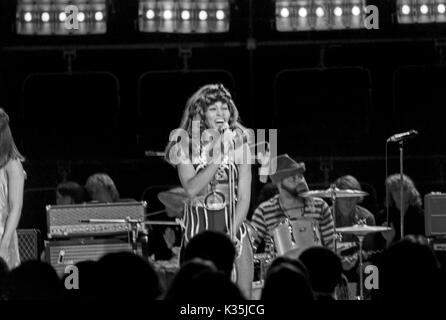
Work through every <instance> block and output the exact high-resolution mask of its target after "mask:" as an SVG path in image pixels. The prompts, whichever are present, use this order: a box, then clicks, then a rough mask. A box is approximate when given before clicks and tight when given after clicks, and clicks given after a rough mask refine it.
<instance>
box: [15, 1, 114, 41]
mask: <svg viewBox="0 0 446 320" xmlns="http://www.w3.org/2000/svg"><path fill="white" fill-rule="evenodd" d="M16 29H17V33H18V34H23V35H70V34H74V35H76V34H80V35H83V34H104V33H106V32H107V4H106V0H83V1H69V0H40V1H38V0H34V1H33V0H18V1H17V8H16Z"/></svg>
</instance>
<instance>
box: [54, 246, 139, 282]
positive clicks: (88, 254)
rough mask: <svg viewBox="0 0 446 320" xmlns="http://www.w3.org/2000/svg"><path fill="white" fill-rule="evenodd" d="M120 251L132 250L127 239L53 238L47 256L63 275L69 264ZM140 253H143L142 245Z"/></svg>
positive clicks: (94, 259) (95, 258) (97, 258)
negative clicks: (58, 239)
mask: <svg viewBox="0 0 446 320" xmlns="http://www.w3.org/2000/svg"><path fill="white" fill-rule="evenodd" d="M120 251H127V252H131V245H130V243H129V242H128V241H127V240H124V239H118V238H115V239H90V238H89V239H83V238H79V239H75V240H60V241H54V240H52V241H47V242H46V246H45V258H46V261H47V262H48V263H49V264H51V265H52V266H53V267H54V269H55V270H56V271H57V273H58V274H59V276H62V275H63V274H64V272H65V268H66V266H68V265H72V264H76V263H78V262H80V261H85V260H93V261H97V260H99V259H100V258H101V257H103V256H104V255H106V254H109V253H114V252H120ZM138 253H139V254H141V248H140V246H139V248H138Z"/></svg>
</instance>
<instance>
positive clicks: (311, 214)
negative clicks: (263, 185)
mask: <svg viewBox="0 0 446 320" xmlns="http://www.w3.org/2000/svg"><path fill="white" fill-rule="evenodd" d="M302 209H303V210H302V217H304V218H311V219H314V220H315V221H316V222H317V223H318V226H319V233H320V235H321V238H322V239H321V240H322V245H323V246H325V247H327V248H329V249H332V250H334V242H333V241H334V226H333V216H332V214H331V209H330V207H329V206H328V204H327V203H326V202H325V201H324V200H322V199H320V198H311V199H306V200H305V205H304V207H303V208H302ZM287 218H289V219H291V220H293V218H290V217H288V216H287V214H286V213H285V211H284V210H283V208H282V206H281V205H280V201H279V195H276V196H274V197H273V198H271V199H269V200H268V201H265V202H263V203H261V204H260V205H259V206H258V207H257V209H256V210H255V211H254V214H253V216H252V219H251V220H252V221H251V222H252V225H253V226H254V228H255V229H256V230H257V234H256V237H255V241H254V247H255V248H257V247H258V246H259V244H260V243H261V242H262V241H265V251H266V252H267V253H271V250H272V248H273V239H272V231H273V230H274V228H275V227H276V226H277V224H278V223H280V222H281V221H282V220H284V219H287Z"/></svg>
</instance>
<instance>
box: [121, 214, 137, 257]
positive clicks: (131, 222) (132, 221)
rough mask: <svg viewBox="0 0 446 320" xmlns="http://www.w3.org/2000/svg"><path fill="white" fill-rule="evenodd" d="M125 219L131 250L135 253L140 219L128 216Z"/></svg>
mask: <svg viewBox="0 0 446 320" xmlns="http://www.w3.org/2000/svg"><path fill="white" fill-rule="evenodd" d="M125 221H126V222H127V224H128V225H129V229H130V232H131V236H130V244H131V246H132V252H133V253H134V254H137V252H138V243H137V241H138V232H139V229H140V227H141V220H139V219H130V218H129V217H127V218H126V219H125Z"/></svg>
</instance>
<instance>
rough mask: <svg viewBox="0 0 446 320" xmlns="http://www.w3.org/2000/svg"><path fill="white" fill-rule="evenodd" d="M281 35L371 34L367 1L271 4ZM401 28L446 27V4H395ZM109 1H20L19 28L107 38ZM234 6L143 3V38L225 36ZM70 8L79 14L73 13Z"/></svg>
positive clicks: (423, 0)
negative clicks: (145, 34) (415, 25)
mask: <svg viewBox="0 0 446 320" xmlns="http://www.w3.org/2000/svg"><path fill="white" fill-rule="evenodd" d="M270 1H274V2H275V22H276V23H275V25H276V30H277V31H279V32H289V31H309V30H339V29H361V28H367V21H366V20H367V14H369V13H370V12H369V11H368V10H367V9H368V6H366V4H367V3H366V0H270ZM394 1H395V2H396V8H397V18H398V19H397V20H398V23H400V24H413V23H436V22H446V0H394ZM107 2H108V0H17V9H16V27H17V33H18V34H24V35H84V34H104V33H106V32H107V20H108V16H107V15H108V10H107V9H108V8H107ZM229 2H230V0H139V3H138V28H139V31H140V32H149V33H154V32H163V33H223V32H228V31H229V29H230V11H231V10H230V3H229ZM68 7H71V8H73V7H74V8H75V9H76V10H67V8H68Z"/></svg>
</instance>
